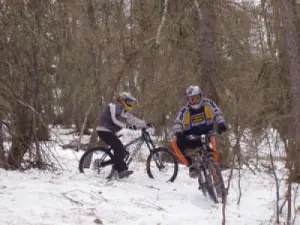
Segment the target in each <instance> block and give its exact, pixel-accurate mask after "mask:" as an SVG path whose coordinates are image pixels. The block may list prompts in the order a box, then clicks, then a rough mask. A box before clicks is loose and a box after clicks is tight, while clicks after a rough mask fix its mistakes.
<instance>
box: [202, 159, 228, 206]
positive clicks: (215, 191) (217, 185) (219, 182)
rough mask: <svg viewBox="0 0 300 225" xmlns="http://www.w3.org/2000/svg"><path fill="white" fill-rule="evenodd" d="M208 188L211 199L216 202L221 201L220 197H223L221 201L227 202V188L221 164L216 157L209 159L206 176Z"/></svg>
mask: <svg viewBox="0 0 300 225" xmlns="http://www.w3.org/2000/svg"><path fill="white" fill-rule="evenodd" d="M206 182H207V189H208V193H209V195H210V197H211V199H212V200H213V201H214V202H215V203H219V200H218V198H220V199H221V202H222V203H224V202H225V198H226V194H227V193H226V189H225V184H224V180H223V176H222V173H221V169H220V166H219V164H217V163H216V162H215V160H214V159H209V160H208V173H207V176H206Z"/></svg>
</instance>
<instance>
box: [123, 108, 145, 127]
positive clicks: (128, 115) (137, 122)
mask: <svg viewBox="0 0 300 225" xmlns="http://www.w3.org/2000/svg"><path fill="white" fill-rule="evenodd" d="M126 118H127V123H128V124H130V125H135V126H136V128H144V127H146V125H147V124H146V122H145V121H144V120H142V119H140V118H138V117H136V116H134V115H133V114H132V113H130V112H127V113H126Z"/></svg>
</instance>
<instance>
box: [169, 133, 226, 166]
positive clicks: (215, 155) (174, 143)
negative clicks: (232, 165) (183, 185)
mask: <svg viewBox="0 0 300 225" xmlns="http://www.w3.org/2000/svg"><path fill="white" fill-rule="evenodd" d="M210 142H211V144H212V151H213V158H214V159H215V161H216V162H217V163H219V162H220V159H219V156H218V153H217V145H216V139H215V137H213V136H211V137H210ZM172 148H173V150H174V152H175V154H176V156H177V157H178V159H179V160H180V161H181V162H182V163H183V164H184V165H186V166H188V164H189V163H188V161H187V160H186V158H185V156H184V155H183V154H182V152H181V151H180V149H179V147H178V145H177V138H176V137H175V138H174V139H173V140H172Z"/></svg>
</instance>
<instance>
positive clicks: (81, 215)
mask: <svg viewBox="0 0 300 225" xmlns="http://www.w3.org/2000/svg"><path fill="white" fill-rule="evenodd" d="M59 132H60V135H59V136H57V135H56V136H53V139H56V140H57V138H58V137H59V138H60V139H61V140H60V144H61V143H62V142H63V143H68V142H69V141H70V140H72V138H74V137H72V135H63V133H67V132H66V130H64V131H62V130H60V131H59ZM123 134H124V137H122V138H123V140H124V142H125V143H126V141H127V140H130V139H132V138H133V136H135V135H137V134H138V132H129V131H126V130H124V132H123ZM86 138H87V137H84V139H85V140H86ZM51 150H52V151H53V153H54V154H55V155H56V157H58V159H59V161H60V163H61V164H62V165H63V168H64V170H58V171H56V172H52V171H39V170H35V169H31V170H27V171H25V172H19V171H6V170H3V169H0V198H1V203H0V224H1V225H15V224H22V225H75V224H78V225H79V224H80V225H91V224H104V225H106V224H107V225H108V224H109V225H112V224H115V225H121V224H122V225H123V224H130V225H169V224H170V225H195V224H202V225H206V224H209V225H220V224H221V221H222V205H221V204H214V203H213V202H212V201H211V200H210V199H208V198H205V197H204V196H203V195H202V192H201V191H199V190H198V189H197V180H194V179H191V178H189V176H188V171H187V168H185V167H183V166H180V169H179V174H178V177H177V179H176V180H175V182H174V183H166V182H162V181H158V180H153V179H150V178H149V177H148V176H147V173H146V171H145V163H138V162H133V164H132V166H131V169H133V170H134V174H133V175H132V176H130V177H129V178H127V179H123V180H119V181H117V180H113V181H109V182H108V181H105V180H103V179H100V178H98V177H97V176H96V175H95V176H94V177H90V176H86V175H85V174H81V173H79V171H78V160H79V159H80V156H81V155H82V154H83V151H80V152H74V151H72V150H70V149H68V150H63V149H62V148H61V147H60V146H59V145H58V144H56V145H53V146H52V147H51ZM144 150H145V149H142V151H143V157H146V156H147V154H148V153H147V151H144ZM277 168H278V169H277V173H278V176H279V178H281V177H283V176H284V174H285V171H284V168H283V165H281V164H280V163H277ZM229 173H230V171H229V170H226V171H223V175H224V177H225V182H226V186H227V178H228V175H229ZM241 176H242V179H241V190H242V198H241V202H240V204H239V205H238V204H237V200H238V196H239V189H238V171H237V170H234V173H233V180H232V181H231V186H230V190H229V196H228V203H227V206H226V217H227V219H226V224H228V225H234V224H239V225H259V224H262V225H264V224H275V223H274V215H275V214H274V212H275V199H276V198H275V181H274V179H273V177H272V175H271V174H270V173H267V172H264V171H261V172H257V174H256V175H254V174H253V173H252V172H251V171H249V170H248V169H246V168H245V169H243V170H241ZM282 183H283V182H282ZM270 222H271V223H270ZM297 223H298V224H300V220H299V219H298V220H296V222H295V224H296V225H297Z"/></svg>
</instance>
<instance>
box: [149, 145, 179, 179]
mask: <svg viewBox="0 0 300 225" xmlns="http://www.w3.org/2000/svg"><path fill="white" fill-rule="evenodd" d="M146 167H147V174H148V176H149V177H150V178H152V179H157V180H162V181H170V182H173V181H174V180H175V179H176V177H177V174H178V161H177V158H176V157H175V156H174V154H173V153H172V152H171V151H170V150H169V149H167V148H162V147H160V148H156V149H154V150H153V151H151V153H150V155H149V156H148V158H147V165H146Z"/></svg>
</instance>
